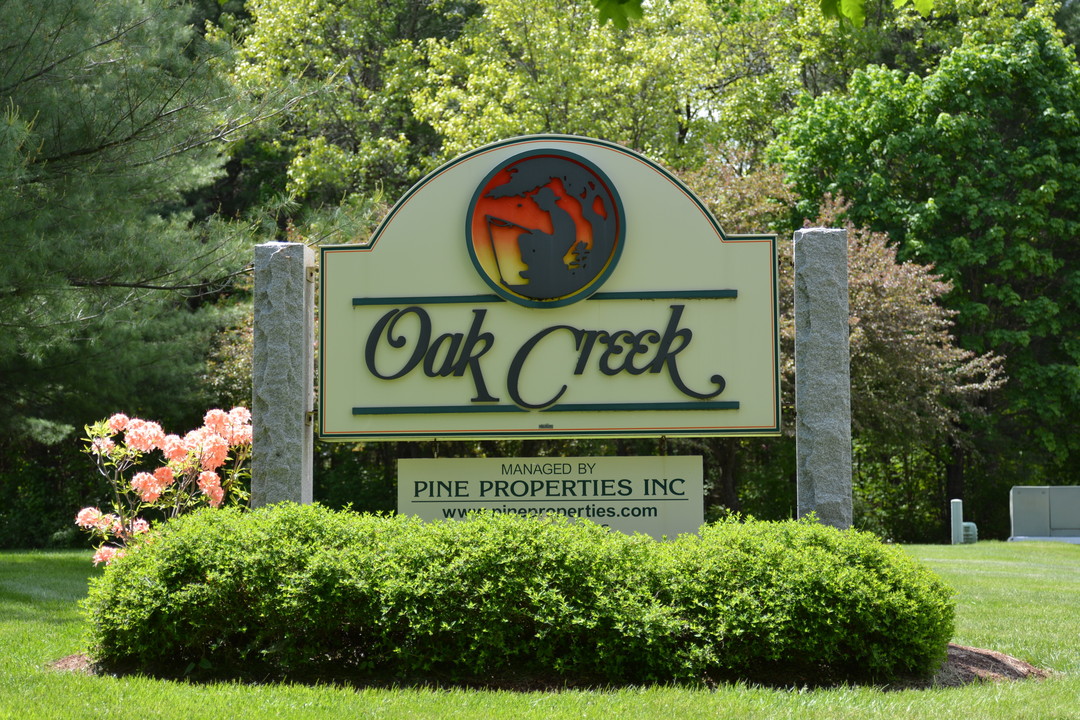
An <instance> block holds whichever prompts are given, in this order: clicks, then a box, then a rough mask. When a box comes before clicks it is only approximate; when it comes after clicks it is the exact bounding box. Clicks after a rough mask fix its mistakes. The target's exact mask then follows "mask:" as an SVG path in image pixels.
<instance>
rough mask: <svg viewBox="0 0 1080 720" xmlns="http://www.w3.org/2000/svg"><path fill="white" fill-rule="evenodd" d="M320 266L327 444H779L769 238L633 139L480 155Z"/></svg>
mask: <svg viewBox="0 0 1080 720" xmlns="http://www.w3.org/2000/svg"><path fill="white" fill-rule="evenodd" d="M320 272H321V278H322V283H321V296H320V303H321V304H320V341H319V356H320V360H319V365H320V383H319V411H318V418H319V423H318V426H319V434H320V437H321V438H323V439H328V440H336V439H340V440H355V439H362V440H400V439H431V438H444V439H454V438H512V437H536V438H540V437H619V436H624V437H625V436H659V435H721V434H729V435H775V434H778V433H779V431H780V391H779V362H778V341H777V337H778V333H777V300H776V298H777V281H776V248H775V237H774V236H766V235H748V236H727V235H725V234H724V233H723V231H722V230H721V229H720V227H719V226H718V225H717V223H716V222H715V220H714V219H713V218H712V216H711V215H710V214H709V213H708V211H707V210H706V209H705V208H704V206H703V205H702V203H701V202H700V201H699V200H698V199H697V198H695V197H694V196H693V194H692V193H691V192H690V191H689V190H688V189H687V188H686V187H685V186H683V185H682V184H681V183H680V182H679V181H678V180H676V179H675V178H674V177H673V176H672V175H671V174H669V173H668V172H666V171H665V170H664V169H663V168H661V167H660V166H659V165H657V164H655V163H653V162H651V161H649V160H647V159H646V158H644V157H642V156H640V155H638V154H636V153H633V152H631V151H629V150H627V149H625V148H622V147H620V146H617V145H614V144H610V143H606V142H601V141H598V140H591V139H587V138H578V137H570V136H531V137H523V138H516V139H513V140H507V141H504V142H501V143H495V144H493V145H489V146H486V147H483V148H480V149H478V150H475V151H472V152H470V153H467V154H465V155H463V156H461V157H459V158H457V159H455V160H453V161H451V162H449V163H447V164H446V165H444V166H443V167H441V168H439V169H438V170H436V171H434V172H433V173H431V174H430V175H428V176H427V177H426V178H424V179H423V180H421V181H420V182H419V183H417V184H416V185H415V186H414V187H413V188H412V189H411V190H409V191H408V192H407V193H406V194H405V196H404V197H403V198H402V199H401V200H400V201H399V202H398V203H397V204H396V205H395V206H394V207H393V209H391V211H390V212H389V214H388V215H387V218H386V219H385V220H384V221H383V223H382V225H380V227H379V228H378V230H377V231H376V232H375V234H374V235H373V237H372V239H371V242H370V243H369V244H367V245H363V246H361V245H341V246H327V247H323V248H322V249H321V271H320Z"/></svg>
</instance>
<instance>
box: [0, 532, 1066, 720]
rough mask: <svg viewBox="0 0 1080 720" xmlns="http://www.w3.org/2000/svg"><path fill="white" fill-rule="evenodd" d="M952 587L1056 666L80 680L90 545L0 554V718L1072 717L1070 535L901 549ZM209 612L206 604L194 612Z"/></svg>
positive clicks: (1016, 648) (972, 623) (980, 624)
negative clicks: (495, 683)
mask: <svg viewBox="0 0 1080 720" xmlns="http://www.w3.org/2000/svg"><path fill="white" fill-rule="evenodd" d="M908 550H909V552H911V553H912V554H913V555H914V556H915V557H917V558H919V559H921V560H923V561H925V562H926V563H928V564H929V565H930V566H931V567H932V568H934V569H935V570H936V571H937V572H938V573H940V574H941V575H942V576H943V577H944V578H945V579H946V581H948V582H949V583H950V584H951V585H952V586H953V587H954V588H956V590H957V604H958V622H957V630H956V636H955V638H954V641H955V642H958V643H960V644H963V645H972V646H976V647H984V648H990V649H994V650H999V651H1001V652H1005V653H1008V654H1010V655H1015V656H1017V657H1019V658H1021V659H1024V660H1027V661H1028V662H1031V663H1033V664H1035V665H1038V666H1040V667H1044V668H1047V669H1051V670H1053V671H1055V672H1056V673H1057V674H1056V675H1055V677H1053V678H1051V679H1050V680H1046V681H1043V682H1034V681H1027V682H1016V683H1004V684H999V685H994V684H985V685H973V686H968V687H963V688H941V689H934V690H907V691H900V692H887V691H883V690H880V689H877V688H871V687H841V688H833V689H826V690H814V691H805V690H797V689H796V690H774V689H763V688H756V687H748V686H746V685H731V686H724V687H722V688H720V689H718V690H715V691H709V690H696V689H687V688H671V687H643V688H625V689H615V690H608V691H597V692H590V691H580V690H572V691H565V692H543V693H540V692H538V693H513V692H479V691H465V690H421V689H415V688H403V689H368V690H353V689H348V688H338V687H331V686H317V687H308V686H302V685H279V684H267V685H239V684H235V683H220V684H211V685H194V684H189V683H183V682H170V681H160V680H152V679H148V678H141V677H125V678H113V677H89V676H84V675H78V674H72V673H64V672H58V671H55V670H50V669H49V668H48V664H49V663H50V662H51V661H53V660H56V659H59V658H61V657H64V656H66V655H70V654H73V653H76V652H79V651H80V650H81V649H82V632H83V622H82V619H81V617H80V615H79V613H78V609H77V600H78V599H79V598H80V597H82V596H83V595H84V594H85V591H86V582H87V578H88V577H89V576H90V575H91V574H92V573H93V572H97V571H94V570H92V568H91V566H90V563H89V553H85V552H63V553H0V720H8V719H9V718H12V719H14V718H19V720H24V719H37V718H41V719H42V720H63V719H64V718H79V719H80V720H88V719H93V718H106V717H138V718H140V719H142V718H178V719H179V718H185V719H187V718H207V719H213V718H223V719H228V720H232V718H236V717H251V718H310V719H314V718H319V719H322V718H339V717H340V718H380V719H383V718H385V719H396V718H410V719H411V718H439V719H440V720H442V719H450V718H482V719H484V720H488V719H489V718H490V719H497V718H508V719H509V718H513V719H514V720H522V719H524V718H543V719H544V720H558V719H560V718H587V719H590V718H596V719H597V720H599V719H603V720H610V719H611V718H632V719H633V720H639V719H644V720H648V719H649V718H658V719H659V718H663V719H664V720H667V719H668V718H672V717H686V718H704V717H708V718H728V717H731V718H740V720H742V719H746V718H800V720H802V719H807V720H814V719H816V718H822V719H829V720H835V719H841V718H860V719H862V718H888V720H904V719H906V718H915V719H919V718H926V719H927V720H931V719H933V720H937V719H938V718H942V717H948V716H956V717H985V718H989V717H993V718H995V720H1006V719H1009V718H1017V719H1028V718H1030V719H1031V720H1054V719H1058V718H1060V719H1063V720H1064V719H1067V718H1078V719H1080V699H1078V698H1080V612H1078V610H1080V546H1075V545H1064V544H1058V543H996V542H983V543H979V544H977V545H966V546H955V547H953V546H913V547H910V548H908ZM207 611H208V612H212V611H213V609H212V608H208V609H207Z"/></svg>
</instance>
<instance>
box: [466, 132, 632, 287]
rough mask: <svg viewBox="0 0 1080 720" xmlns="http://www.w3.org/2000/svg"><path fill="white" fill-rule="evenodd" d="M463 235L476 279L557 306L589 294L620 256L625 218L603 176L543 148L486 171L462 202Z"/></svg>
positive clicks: (585, 164) (583, 161) (589, 166)
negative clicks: (464, 214) (464, 215)
mask: <svg viewBox="0 0 1080 720" xmlns="http://www.w3.org/2000/svg"><path fill="white" fill-rule="evenodd" d="M466 223H467V224H466V228H465V237H466V242H467V245H468V248H469V254H470V256H471V257H472V261H473V265H474V266H475V267H476V270H477V272H478V273H479V274H480V277H481V278H483V279H484V281H485V282H486V283H487V284H488V286H489V287H491V288H492V289H493V290H494V291H495V292H496V293H497V294H498V295H499V296H500V297H502V298H504V299H506V300H509V301H510V302H513V303H517V304H518V305H523V306H525V307H532V308H548V307H562V306H565V305H569V304H571V303H575V302H577V301H578V300H584V299H585V298H587V297H589V296H590V295H592V294H593V293H594V292H596V291H597V290H598V289H599V288H600V286H601V285H603V284H604V282H605V281H606V280H607V278H608V277H609V276H610V275H611V273H612V271H613V270H614V269H615V265H616V264H617V263H618V260H619V256H620V255H621V254H622V250H623V244H624V239H625V237H626V216H625V213H624V212H623V206H622V201H621V200H620V199H619V194H618V192H617V191H616V190H615V186H614V185H613V184H612V182H611V181H610V180H609V179H608V177H607V175H605V174H604V172H603V171H602V170H601V169H600V168H598V167H597V166H596V165H595V164H593V163H592V162H590V161H589V160H587V159H585V158H584V157H581V156H580V155H576V154H574V153H570V152H566V151H562V150H555V149H550V148H545V149H537V150H533V151H530V152H526V153H521V154H519V155H515V156H514V157H511V158H510V159H508V160H506V161H505V162H503V163H501V164H500V165H499V166H498V167H496V168H495V169H494V170H492V171H491V172H490V173H488V175H487V176H486V177H485V178H484V180H483V182H481V183H480V185H479V187H478V188H477V189H476V192H475V193H474V194H473V198H472V201H471V202H470V203H469V213H468V216H467V220H466Z"/></svg>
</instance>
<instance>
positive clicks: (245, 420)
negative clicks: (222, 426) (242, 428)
mask: <svg viewBox="0 0 1080 720" xmlns="http://www.w3.org/2000/svg"><path fill="white" fill-rule="evenodd" d="M229 421H230V422H235V423H239V424H241V425H250V424H251V411H250V410H248V409H247V408H246V407H243V406H237V407H234V408H233V409H232V410H230V411H229Z"/></svg>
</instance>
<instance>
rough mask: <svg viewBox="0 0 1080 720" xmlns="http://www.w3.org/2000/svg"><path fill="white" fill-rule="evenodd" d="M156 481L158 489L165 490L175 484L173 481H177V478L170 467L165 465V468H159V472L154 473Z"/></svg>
mask: <svg viewBox="0 0 1080 720" xmlns="http://www.w3.org/2000/svg"><path fill="white" fill-rule="evenodd" d="M154 479H155V480H157V483H158V487H159V488H160V489H162V490H164V489H165V488H167V487H169V486H170V485H172V484H173V480H175V479H176V476H175V475H173V470H172V468H171V467H169V466H168V465H165V466H164V467H159V468H158V469H157V470H155V471H154Z"/></svg>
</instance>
